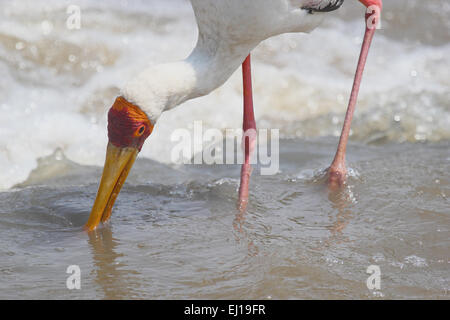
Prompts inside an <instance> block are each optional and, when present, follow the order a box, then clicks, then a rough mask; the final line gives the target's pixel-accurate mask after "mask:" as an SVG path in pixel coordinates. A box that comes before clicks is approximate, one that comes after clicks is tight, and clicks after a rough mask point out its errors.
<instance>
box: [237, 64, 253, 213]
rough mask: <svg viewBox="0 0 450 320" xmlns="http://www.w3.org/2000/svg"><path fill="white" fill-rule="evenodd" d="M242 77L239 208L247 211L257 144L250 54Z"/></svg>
mask: <svg viewBox="0 0 450 320" xmlns="http://www.w3.org/2000/svg"><path fill="white" fill-rule="evenodd" d="M242 77H243V83H244V121H243V125H242V126H243V130H244V136H243V138H242V147H243V148H244V154H245V158H244V163H243V164H242V168H241V183H240V185H239V203H238V206H239V210H240V211H245V209H246V208H247V204H248V186H249V183H250V175H251V173H252V166H251V165H250V158H251V156H252V154H253V151H254V150H255V144H256V122H255V115H254V112H253V94H252V71H251V61H250V55H248V57H247V58H246V59H245V61H244V63H243V64H242Z"/></svg>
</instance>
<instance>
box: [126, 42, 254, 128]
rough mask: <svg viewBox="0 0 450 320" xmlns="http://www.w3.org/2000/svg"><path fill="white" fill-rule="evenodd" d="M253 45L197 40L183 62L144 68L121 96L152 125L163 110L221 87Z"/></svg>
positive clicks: (128, 84) (127, 85)
mask: <svg viewBox="0 0 450 320" xmlns="http://www.w3.org/2000/svg"><path fill="white" fill-rule="evenodd" d="M256 45H257V43H255V44H239V45H234V46H230V45H223V44H222V45H220V44H218V43H215V42H213V40H210V41H205V40H204V39H202V38H200V39H199V42H198V44H197V46H196V48H195V49H194V51H193V52H192V53H191V55H189V57H187V58H186V59H185V60H182V61H178V62H173V63H167V64H160V65H156V66H152V67H149V68H147V69H145V70H144V71H143V72H141V73H140V74H138V75H137V76H136V77H134V78H133V79H131V81H129V82H128V83H127V84H126V86H125V88H124V89H123V90H122V94H123V96H124V97H125V99H127V100H128V101H130V102H132V103H133V104H136V105H137V106H139V107H140V108H142V110H143V111H145V112H146V113H147V115H148V116H149V118H150V120H151V121H152V122H155V121H156V120H157V119H158V118H159V116H160V115H161V113H162V112H163V111H166V110H169V109H171V108H173V107H175V106H177V105H179V104H181V103H183V102H185V101H186V100H189V99H193V98H196V97H200V96H204V95H206V94H208V93H210V92H211V91H213V90H214V89H216V88H217V87H219V86H221V85H222V84H223V83H224V82H225V81H226V80H227V79H228V78H229V77H230V76H231V75H232V73H233V72H234V71H235V70H236V69H237V68H238V67H239V66H240V65H241V64H242V62H243V61H244V59H245V57H246V56H247V55H248V53H249V52H250V51H251V49H253V47H255V46H256Z"/></svg>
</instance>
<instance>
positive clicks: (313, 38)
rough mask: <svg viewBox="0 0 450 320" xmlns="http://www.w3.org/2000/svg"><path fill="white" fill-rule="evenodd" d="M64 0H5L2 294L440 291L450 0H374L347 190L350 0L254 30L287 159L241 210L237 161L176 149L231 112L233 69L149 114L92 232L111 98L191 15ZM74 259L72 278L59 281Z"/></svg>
mask: <svg viewBox="0 0 450 320" xmlns="http://www.w3.org/2000/svg"><path fill="white" fill-rule="evenodd" d="M68 5H69V2H65V1H26V0H23V1H20V0H16V1H0V6H1V7H2V8H1V9H2V10H0V15H1V17H2V19H1V21H2V23H1V24H0V72H1V74H2V77H1V79H0V96H1V99H2V100H0V111H1V114H0V166H1V168H2V169H1V171H0V188H1V191H0V204H1V205H0V243H1V245H0V298H3V299H11V298H19V299H25V298H28V299H43V298H44V299H61V298H62V299H76V298H84V299H124V298H138V299H170V298H175V299H177V298H179V299H185V298H187V299H193V298H200V299H412V298H417V299H449V298H450V295H449V290H450V204H449V199H448V197H449V195H450V174H449V172H450V144H449V138H450V91H449V87H450V83H449V79H450V77H449V74H448V71H449V70H450V60H449V57H450V46H449V40H450V37H449V34H450V33H449V32H448V30H449V25H448V19H447V17H448V13H449V12H450V8H449V6H448V4H447V1H438V0H433V1H407V2H406V1H394V0H391V1H386V3H385V14H384V21H383V22H384V24H383V29H382V30H379V31H378V33H377V36H376V39H375V42H374V45H373V50H372V52H371V56H370V59H369V61H368V67H367V71H366V74H365V79H364V83H363V88H362V90H361V97H360V102H359V104H358V109H357V112H356V115H355V122H354V126H353V131H352V136H351V140H352V143H351V145H350V147H349V149H348V164H349V166H350V168H351V171H350V178H349V181H348V184H347V185H346V186H345V187H344V188H343V189H342V190H339V191H330V190H328V189H327V188H326V186H325V183H324V176H323V170H324V169H325V168H326V167H327V166H328V165H329V163H330V161H331V159H332V157H333V153H334V151H335V148H336V144H337V137H336V135H337V134H339V130H340V127H341V125H342V119H343V113H344V111H345V107H346V101H347V97H348V94H349V91H350V86H351V81H352V72H353V70H354V67H355V64H356V59H357V54H358V46H359V44H360V41H361V36H362V18H361V17H362V8H361V7H360V6H359V5H358V4H357V3H356V1H355V3H352V2H351V1H346V2H345V5H344V6H343V7H342V8H341V10H340V11H339V12H335V13H333V14H330V18H329V19H327V20H326V21H325V23H324V25H323V26H322V27H321V28H319V29H317V30H316V31H314V32H313V33H312V34H310V35H283V36H281V37H277V38H274V39H269V40H268V41H265V42H264V43H262V44H261V45H260V47H258V48H257V49H256V50H255V52H254V67H253V69H254V83H255V84H254V85H255V106H256V116H257V125H258V127H260V128H280V135H281V141H280V153H279V154H280V158H279V159H280V161H279V163H280V171H279V172H278V173H277V174H276V175H271V176H262V175H260V174H259V170H258V168H256V169H255V171H254V174H253V176H252V181H251V187H250V197H251V201H250V204H249V206H248V210H247V212H246V213H245V214H241V213H239V212H238V211H237V210H236V200H237V188H238V178H239V166H238V165H211V166H208V165H184V166H175V165H173V164H171V163H170V154H171V150H172V147H173V146H174V142H173V141H171V140H170V136H171V133H172V132H173V130H174V129H177V128H186V129H188V130H189V131H192V130H193V128H192V123H193V121H195V120H202V121H203V125H204V126H205V127H206V128H238V127H240V126H241V114H242V110H241V104H242V102H241V87H240V86H241V82H240V81H241V79H240V73H239V72H237V73H236V74H235V75H233V77H232V78H231V79H230V81H229V82H228V83H227V84H226V85H224V86H223V87H222V88H220V89H218V90H217V91H215V92H214V93H212V94H211V95H209V96H208V97H204V98H201V99H196V100H194V101H191V102H189V103H187V104H186V105H185V106H182V107H180V108H177V109H175V110H174V111H171V112H169V113H167V114H165V115H164V116H163V117H162V118H161V120H160V122H159V123H158V127H157V130H155V133H154V135H152V137H151V138H150V139H149V141H148V143H147V144H146V145H145V147H144V149H143V150H142V153H141V155H140V158H139V159H138V161H137V164H136V166H135V167H134V168H133V170H132V172H131V174H130V178H129V180H128V182H127V184H126V185H125V187H124V190H123V191H122V192H121V194H120V196H119V199H118V202H117V204H116V207H115V210H114V212H113V215H112V220H111V222H110V223H109V224H108V225H107V226H105V227H104V228H101V229H99V230H97V231H96V232H93V233H90V234H86V233H84V232H83V231H81V227H82V225H83V224H84V223H85V222H86V220H87V218H88V215H89V212H90V207H91V205H92V203H93V200H94V197H95V192H96V190H97V186H98V181H99V177H100V174H101V167H100V166H101V165H102V163H103V160H104V150H105V145H106V123H105V111H106V110H107V108H108V107H109V105H110V103H111V101H112V99H113V97H114V96H115V95H117V93H118V88H120V86H121V85H122V84H123V82H124V81H125V80H126V79H127V78H128V77H129V76H131V75H132V74H133V72H135V71H137V70H140V69H141V68H142V65H145V64H147V63H149V62H160V61H169V60H175V59H179V58H183V57H184V56H186V55H187V54H188V53H189V50H190V49H191V48H192V46H193V45H194V43H195V40H196V33H195V24H194V18H193V14H192V12H191V9H190V7H189V3H188V2H187V1H181V0H180V1H178V0H174V1H128V2H127V3H125V2H120V3H119V2H117V3H114V4H113V3H112V2H97V1H87V0H86V1H82V2H81V3H80V6H81V9H82V14H83V16H82V17H83V20H82V28H81V29H80V30H77V31H74V30H67V29H66V27H65V19H66V18H67V14H66V8H67V6H68ZM419 13H420V14H419ZM419 16H420V18H418V17H419ZM117 19H120V21H121V24H120V25H119V24H117V23H115V21H117ZM70 265H78V266H79V267H80V270H81V289H80V290H68V289H67V287H66V280H67V278H68V277H69V274H67V273H66V270H67V268H68V266H70ZM371 265H375V266H378V267H379V269H380V272H381V278H380V279H381V288H380V289H379V290H378V289H375V290H369V289H368V287H367V285H366V280H367V278H368V277H369V276H370V275H369V274H368V273H366V271H367V268H368V267H369V266H371Z"/></svg>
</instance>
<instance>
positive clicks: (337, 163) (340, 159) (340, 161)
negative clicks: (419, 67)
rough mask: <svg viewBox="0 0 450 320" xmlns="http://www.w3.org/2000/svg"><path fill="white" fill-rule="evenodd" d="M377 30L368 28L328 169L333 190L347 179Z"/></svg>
mask: <svg viewBox="0 0 450 320" xmlns="http://www.w3.org/2000/svg"><path fill="white" fill-rule="evenodd" d="M374 33H375V28H371V29H369V28H366V33H365V35H364V41H363V45H362V48H361V54H360V57H359V61H358V68H357V69H356V74H355V80H354V82H353V88H352V93H351V95H350V101H349V104H348V108H347V114H346V115H345V120H344V126H343V128H342V133H341V138H340V140H339V145H338V148H337V152H336V156H335V157H334V160H333V163H332V164H331V166H330V168H329V169H328V185H329V186H330V187H332V188H335V187H339V186H341V185H342V184H344V183H345V180H346V177H347V167H346V165H345V151H346V148H347V141H348V136H349V134H350V125H351V122H352V119H353V113H354V112H355V107H356V101H357V99H358V92H359V87H360V84H361V80H362V75H363V71H364V66H365V64H366V60H367V55H368V53H369V49H370V44H371V42H372V38H373V35H374Z"/></svg>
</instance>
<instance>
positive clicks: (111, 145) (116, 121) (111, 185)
mask: <svg viewBox="0 0 450 320" xmlns="http://www.w3.org/2000/svg"><path fill="white" fill-rule="evenodd" d="M152 130H153V124H152V123H151V121H150V120H149V119H148V117H147V115H146V114H145V113H144V112H143V111H142V110H141V109H140V108H139V107H137V106H135V105H134V104H132V103H130V102H128V101H127V100H125V99H124V98H123V97H118V98H117V99H116V101H115V102H114V104H113V106H112V107H111V109H110V110H109V113H108V138H109V142H108V147H107V150H106V160H105V167H104V169H103V175H102V179H101V182H100V186H99V189H98V192H97V198H96V199H95V203H94V206H93V207H92V211H91V215H90V217H89V220H88V222H87V223H86V226H85V229H86V230H89V231H90V230H94V229H95V228H96V227H97V226H98V224H99V223H100V221H102V222H105V221H107V220H108V219H109V217H110V216H111V210H112V207H113V205H114V201H115V200H116V198H117V196H118V195H119V192H120V189H121V188H122V186H123V184H124V182H125V179H126V178H127V176H128V173H129V172H130V169H131V167H132V166H133V164H134V161H135V160H136V157H137V154H138V153H139V151H141V148H142V145H143V144H144V141H145V140H146V139H147V138H148V136H149V135H150V134H151V133H152Z"/></svg>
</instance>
